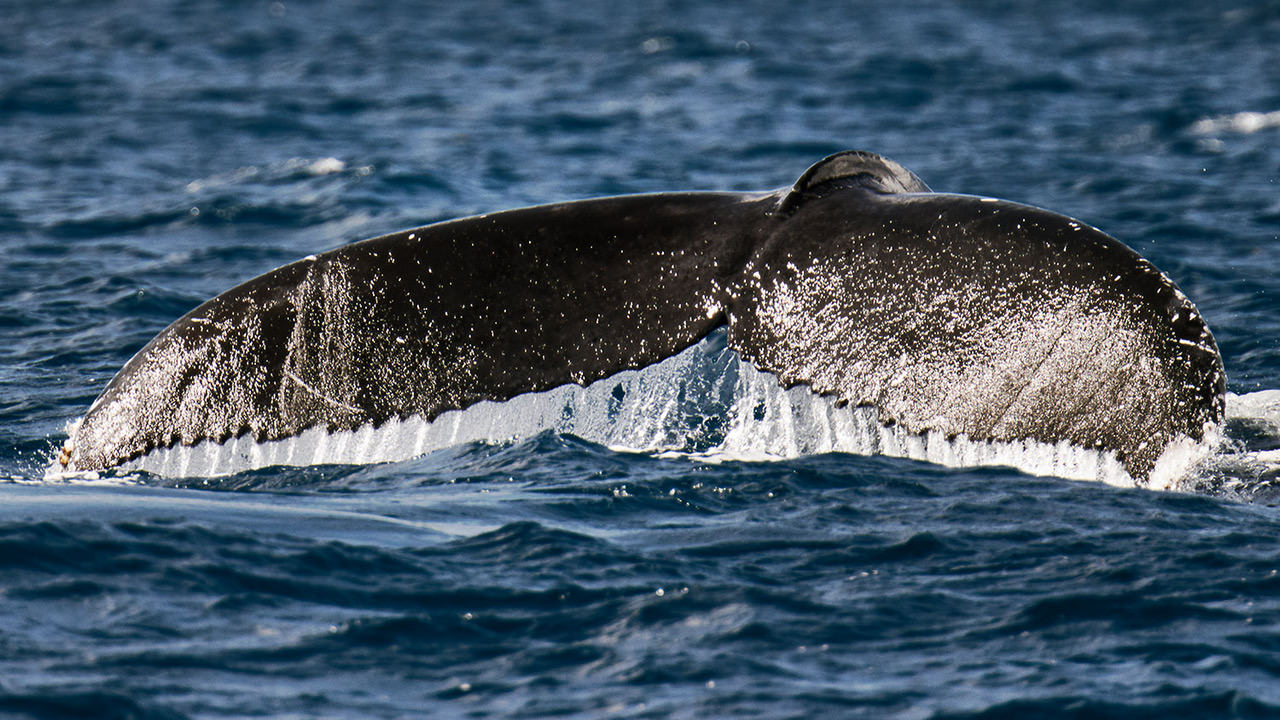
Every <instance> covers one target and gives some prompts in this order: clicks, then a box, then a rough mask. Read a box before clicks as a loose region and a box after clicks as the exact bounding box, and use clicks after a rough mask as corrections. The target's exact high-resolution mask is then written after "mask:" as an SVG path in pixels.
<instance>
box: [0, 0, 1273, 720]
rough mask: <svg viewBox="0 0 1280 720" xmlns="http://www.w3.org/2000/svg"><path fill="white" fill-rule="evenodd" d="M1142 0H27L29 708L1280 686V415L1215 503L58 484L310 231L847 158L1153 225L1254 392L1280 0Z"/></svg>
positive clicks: (740, 490) (291, 473)
mask: <svg viewBox="0 0 1280 720" xmlns="http://www.w3.org/2000/svg"><path fill="white" fill-rule="evenodd" d="M1116 5H1117V4H1114V3H1105V2H1091V1H1088V0H1086V1H1085V2H1080V1H1079V0H1073V1H1071V2H1067V1H1066V0H1046V1H1044V2H1036V3H1011V2H997V1H992V2H976V3H975V2H959V1H953V2H946V1H944V0H932V1H927V2H920V3H905V4H894V3H846V4H841V3H818V2H805V1H800V2H790V3H779V2H759V1H749V2H741V3H733V4H722V3H712V2H696V1H694V0H688V1H685V2H680V1H677V0H670V1H668V2H651V1H648V0H640V1H639V2H632V3H625V4H612V3H598V4H593V3H586V4H584V3H571V2H566V1H563V0H528V1H525V2H492V1H490V0H478V1H477V2H473V3H439V2H427V3H403V4H399V3H385V4H377V3H355V2H349V3H343V2H337V1H329V2H325V1H318V2H257V1H255V0H215V1H213V2H204V3H185V2H161V1H159V0H142V1H140V2H135V1H131V2H121V1H117V2H99V3H78V2H64V1H62V0H49V1H46V2H40V3H36V2H8V3H4V7H3V15H4V16H5V21H4V22H3V23H0V478H3V480H0V717H4V718H10V717H13V718H82V717H94V718H166V719H167V718H232V717H235V718H241V717H262V718H313V717H324V718H351V719H355V718H400V717H445V718H450V717H468V718H499V717H511V718H528V717H557V718H560V717H563V718H602V717H619V718H708V717H734V718H739V717H759V718H810V717H815V716H822V715H827V716H834V717H862V718H920V719H936V720H941V719H943V718H948V719H951V718H956V719H958V718H992V719H994V718H1032V717H1033V718H1126V719H1127V718H1174V717H1176V718H1201V717H1203V718H1269V717H1280V509H1277V508H1276V507H1274V506H1273V505H1274V504H1275V503H1276V502H1277V501H1280V471H1277V470H1276V466H1277V464H1280V459H1276V458H1275V457H1274V456H1275V453H1276V451H1277V450H1280V404H1277V406H1276V409H1275V410H1274V411H1261V410H1256V409H1255V411H1254V412H1253V414H1252V415H1249V416H1248V417H1237V418H1236V419H1235V420H1234V421H1233V423H1232V424H1229V426H1228V435H1229V437H1230V445H1229V447H1228V448H1226V450H1225V451H1224V455H1223V458H1219V460H1220V465H1221V468H1225V469H1219V470H1218V471H1215V472H1209V473H1207V474H1205V475H1204V477H1203V478H1202V482H1201V483H1200V485H1199V492H1195V493H1175V492H1156V491H1150V490H1134V489H1121V488H1114V487H1109V486H1106V485H1102V484H1099V483H1088V482H1078V481H1069V480H1063V479H1058V478H1052V477H1033V476H1030V475H1025V474H1021V473H1018V472H1016V471H1013V470H1009V469H1004V468H978V469H948V468H942V467H938V466H933V465H928V464H923V463H917V462H912V461H907V460H899V459H890V458H884V457H861V456H851V455H840V454H831V455H818V456H811V457H803V458H797V459H792V460H783V461H777V462H745V461H735V460H725V461H722V462H718V463H712V462H706V461H704V460H700V459H697V458H689V457H665V456H655V455H651V454H644V453H626V452H617V451H614V450H610V449H607V448H604V447H601V446H599V445H594V444H592V443H588V442H586V441H583V440H581V439H579V438H577V437H574V436H571V435H557V434H553V433H544V434H541V435H537V436H534V437H531V438H525V439H523V440H520V441H517V442H511V443H505V444H497V445H490V444H470V445H463V446H458V447H454V448H449V449H446V450H441V451H438V452H435V453H432V454H430V455H427V456H425V457H422V458H418V459H415V460H411V461H407V462H401V463H394V464H384V465H370V466H322V467H308V468H268V469H264V470H257V471H253V472H248V473H243V474H240V475H235V476H231V477H222V478H187V479H182V480H173V479H165V478H160V477H154V476H146V475H143V476H137V477H114V478H112V477H107V478H103V479H101V480H98V481H85V480H67V479H56V478H48V479H46V477H45V468H46V467H47V466H48V465H49V463H50V462H51V459H52V458H53V456H54V455H55V454H56V448H57V447H58V446H59V445H60V444H61V443H62V441H63V440H65V439H66V428H67V425H68V423H70V422H72V421H74V420H75V419H76V418H78V417H80V416H82V415H83V414H84V411H85V410H86V409H87V408H88V406H89V404H90V403H91V402H92V401H93V399H94V398H95V397H96V396H97V394H98V393H99V392H100V391H101V390H102V388H103V387H104V385H105V384H106V382H107V381H108V380H109V379H110V378H111V376H112V375H113V374H114V373H115V371H116V370H118V369H119V368H120V367H121V366H122V365H123V364H124V363H125V362H126V361H127V360H128V359H129V358H130V357H131V356H132V355H133V353H135V352H136V351H137V350H138V349H139V348H141V347H142V346H143V344H145V343H146V342H147V341H148V340H149V339H150V338H151V337H152V336H153V335H154V334H155V333H156V332H158V331H159V330H161V329H162V328H164V327H165V326H166V325H168V324H169V323H170V322H172V321H173V320H174V319H176V318H177V317H179V316H181V315H182V314H183V313H185V312H187V311H188V310H190V309H191V308H193V307H195V306H196V305H197V304H199V303H200V302H202V301H204V300H206V299H207V298H209V297H212V296H214V295H216V294H217V293H219V292H221V291H223V290H225V289H227V288H230V287H231V286H233V285H235V284H237V283H239V282H241V281H243V280H246V279H248V278H250V277H253V276H255V275H258V274H260V273H262V272H265V271H267V270H270V269H272V268H274V267H276V266H278V265H281V264H284V263H286V262H290V261H292V260H295V259H297V258H299V257H302V256H305V255H307V254H310V253H314V252H319V251H324V250H327V249H330V248H333V247H336V246H338V245H340V244H343V243H346V242H350V241H353V240H357V239H360V238H364V237H370V236H374V235H378V234H382V233H385V232H390V231H393V230H398V229H402V228H406V227H412V226H416V225H422V224H426V223H430V222H434V221H438V220H444V219H448V218H453V217H459V216H464V215H470V214H475V213H481V212H488V211H493V210H500V209H505V208H511V207H518V206H523V205H529V204H535V203H544V202H556V201H561V200H568V199H576V198H584V197H593V196H600V195H611V194H621V193H637V192H654V191H670V190H763V189H772V188H775V187H782V186H786V185H789V184H791V183H792V182H794V181H795V179H796V178H797V177H798V176H799V175H800V173H802V172H803V171H804V169H805V168H807V167H808V166H809V165H811V164H812V163H814V162H816V161H817V160H818V159H820V158H821V157H823V156H824V155H827V154H829V153H832V152H836V151H839V150H844V149H863V150H870V151H874V152H879V153H882V154H884V155H886V156H888V157H891V158H893V159H895V160H897V161H898V162H900V163H902V164H903V165H905V166H906V167H908V168H910V169H911V170H913V171H914V172H915V173H916V174H918V175H919V176H920V177H921V178H923V179H924V180H925V181H926V182H927V183H928V184H929V185H930V186H931V187H933V188H934V189H936V190H939V191H947V192H964V193H972V194H980V195H990V196H996V197H1003V198H1008V199H1011V200H1017V201H1020V202H1025V203H1029V204H1033V205H1039V206H1042V207H1047V208H1050V209H1052V210H1055V211H1057V212H1061V213H1063V214H1067V215H1070V216H1073V217H1078V218H1080V219H1082V220H1084V221H1086V222H1088V223H1090V224H1091V225H1094V226H1096V227H1099V228H1101V229H1102V230H1104V231H1106V232H1108V233H1109V234H1111V235H1113V236H1115V237H1117V238H1119V239H1121V240H1122V241H1124V242H1126V243H1127V244H1129V245H1130V246H1132V247H1134V248H1135V249H1136V250H1138V251H1139V252H1140V253H1142V254H1143V255H1144V256H1146V257H1148V258H1149V259H1151V260H1152V262H1154V263H1155V264H1156V265H1157V266H1158V267H1159V268H1161V269H1162V270H1164V271H1165V272H1166V273H1167V274H1168V275H1169V276H1170V277H1171V278H1173V279H1174V280H1175V281H1176V282H1177V283H1178V284H1179V285H1180V287H1181V288H1182V289H1183V290H1184V291H1185V292H1186V293H1187V295H1188V296H1189V297H1191V298H1192V299H1193V300H1194V301H1195V302H1196V303H1197V305H1198V306H1199V308H1200V310H1201V311H1202V313H1203V315H1204V317H1205V318H1206V319H1207V321H1208V323H1209V325H1210V327H1211V328H1212V330H1213V331H1214V333H1215V335H1216V337H1217V341H1218V343H1219V345H1220V347H1221V350H1222V355H1223V360H1224V363H1225V366H1226V370H1227V373H1228V389H1229V390H1230V391H1231V392H1232V393H1234V394H1235V395H1237V396H1240V397H1241V398H1246V399H1252V405H1253V406H1254V407H1255V408H1257V407H1263V406H1266V402H1264V400H1265V399H1267V398H1271V397H1274V396H1272V395H1269V394H1268V393H1269V392H1270V391H1276V390H1280V260H1278V259H1277V248H1278V247H1280V42H1278V41H1277V40H1278V39H1280V4H1277V3H1275V2H1252V3H1248V2H1239V3H1233V2H1212V1H1211V2H1197V3H1190V2H1177V1H1173V2H1170V1H1164V2H1135V3H1124V4H1122V5H1120V7H1116ZM1278 403H1280V400H1278ZM1233 453H1234V454H1233ZM1268 453H1270V454H1271V455H1268ZM1268 457H1271V458H1272V459H1273V460H1275V462H1274V463H1273V464H1270V465H1268V464H1267V462H1264V460H1265V459H1266V458H1268ZM1232 458H1234V459H1232Z"/></svg>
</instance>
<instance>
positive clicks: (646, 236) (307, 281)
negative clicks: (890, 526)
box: [60, 152, 1225, 482]
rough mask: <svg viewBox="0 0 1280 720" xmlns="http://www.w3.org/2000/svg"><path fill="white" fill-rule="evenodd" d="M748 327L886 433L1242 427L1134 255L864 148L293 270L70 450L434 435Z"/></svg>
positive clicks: (189, 324) (742, 340)
mask: <svg viewBox="0 0 1280 720" xmlns="http://www.w3.org/2000/svg"><path fill="white" fill-rule="evenodd" d="M724 326H727V341H728V345H729V347H730V348H732V349H733V350H735V351H736V352H737V353H738V355H739V356H740V357H741V358H742V360H745V361H746V362H749V363H751V364H752V365H754V366H755V367H756V368H758V369H760V370H762V371H766V372H769V373H772V374H774V375H775V376H776V377H777V379H778V381H779V382H781V383H782V384H783V385H784V386H787V387H790V386H795V385H803V386H807V387H808V388H810V389H811V390H812V391H813V392H815V393H818V394H820V395H824V396H830V397H831V398H833V399H834V401H835V402H836V403H837V404H839V405H848V406H851V407H864V408H870V409H872V411H873V412H874V417H875V419H876V420H877V421H878V422H879V423H880V424H881V425H882V426H885V427H893V428H896V429H897V430H900V431H903V432H906V433H913V434H918V435H926V434H928V435H931V436H932V435H941V436H943V437H947V438H957V437H963V438H965V439H967V440H968V441H972V442H979V443H983V442H992V443H1041V444H1046V445H1053V446H1070V447H1073V448H1083V449H1088V450H1097V451H1099V452H1102V453H1106V454H1109V455H1110V456H1112V457H1113V458H1114V460H1115V461H1117V462H1118V463H1120V464H1121V465H1122V466H1123V468H1124V469H1125V471H1127V472H1128V474H1129V475H1130V476H1132V477H1133V478H1134V479H1136V480H1137V481H1138V482H1145V481H1146V480H1147V479H1148V478H1149V477H1150V476H1151V474H1152V472H1153V470H1155V469H1156V468H1157V465H1158V462H1160V460H1161V457H1162V455H1163V454H1164V453H1165V451H1166V449H1167V448H1169V447H1171V446H1173V445H1176V444H1178V443H1204V444H1207V443H1208V442H1209V441H1210V439H1211V438H1212V437H1213V436H1214V434H1215V433H1216V430H1217V428H1218V426H1219V425H1220V424H1221V422H1222V418H1223V412H1224V390H1225V378H1224V373H1223V369H1222V361H1221V358H1220V356H1219V354H1218V349H1217V345H1216V344H1215V342H1214V339H1213V336H1212V335H1211V334H1210V332H1209V329H1208V328H1207V327H1206V325H1205V323H1204V321H1203V319H1202V318H1201V317H1200V314H1199V312H1198V311H1197V310H1196V308H1195V306H1194V305H1192V304H1191V302H1190V301H1188V300H1187V298H1186V297H1185V296H1184V295H1183V294H1182V293H1181V292H1180V291H1179V290H1178V288H1177V287H1176V286H1175V285H1174V284H1173V283H1172V282H1171V281H1170V280H1169V279H1168V278H1167V277H1165V276H1164V275H1163V274H1162V273H1161V272H1160V271H1159V270H1157V269H1156V268H1155V267H1153V266H1152V265H1151V264H1150V263H1149V262H1147V261H1146V260H1144V259H1143V258H1141V257H1140V256H1138V255H1137V254H1136V253H1135V252H1133V251H1132V250H1130V249H1129V248H1128V247H1126V246H1124V245H1123V244H1121V243H1120V242H1118V241H1116V240H1115V239H1113V238H1111V237H1109V236H1107V235H1105V234H1104V233H1102V232H1100V231H1098V230H1096V229H1094V228H1092V227H1089V226H1087V225H1085V224H1083V223H1081V222H1079V221H1076V220H1072V219H1071V218H1067V217H1064V216H1062V215H1058V214H1055V213H1052V212H1049V211H1047V210H1042V209H1039V208H1035V207H1030V206H1026V205H1020V204H1017V203H1012V202H1007V201H1003V200H994V199H991V198H981V197H975V196H969V195H956V194H943V193H933V192H930V191H929V188H928V187H927V186H926V185H925V184H924V183H923V182H922V181H921V180H920V179H919V178H917V177H916V176H915V175H914V174H912V173H911V172H910V171H909V170H907V169H906V168H904V167H902V166H901V165H899V164H897V163H895V162H893V161H892V160H888V159H886V158H883V157H880V156H879V155H875V154H873V153H865V152H845V153H839V154H837V155H833V156H831V157H829V158H826V159H825V160H822V161H821V162H819V163H817V164H816V165H814V166H813V167H811V168H809V169H808V170H807V171H806V172H805V173H804V174H803V175H802V176H801V177H800V179H799V180H798V181H797V182H796V183H795V185H794V186H793V187H790V188H784V189H782V190H778V191H775V192H766V193H755V194H750V193H716V192H689V193H669V194H655V195H637V196H626V197H612V198H602V199H594V200H579V201H574V202H567V203H561V204H554V205H543V206H538V207H531V208H524V209H518V210H509V211H505V212H498V213H493V214H488V215H481V216H477V217H470V218H463V219H459V220H452V221H447V222H442V223H437V224H434V225H429V226H426V227H421V228H416V229H413V230H407V231H404V232H399V233H395V234H392V235H386V236H383V237H378V238H373V239H370V240H364V241H362V242H357V243H353V244H350V245H346V246H343V247H339V248H337V249H335V250H331V251H329V252H326V253H323V254H320V255H315V256H310V257H307V258H305V259H303V260H299V261H297V262H294V263H292V264H289V265H286V266H284V267H281V268H278V269H276V270H273V271H271V272H268V273H266V274H265V275H262V276H260V277H257V278H254V279H252V280H249V281H247V282H245V283H243V284H241V285H239V286H237V287H235V288H232V289H231V290H228V291H226V292H224V293H223V294H221V295H219V296H217V297H215V298H213V299H212V300H209V301H208V302H205V303H204V304H202V305H200V306H199V307H197V308H196V309H194V310H192V311H191V312H189V313H187V314H186V315H185V316H183V317H182V318H180V319H178V320H177V321H175V322H174V323H173V324H172V325H170V326H169V327H168V328H166V329H165V330H164V331H162V332H161V333H160V334H159V335H157V336H156V337H155V338H154V339H153V340H152V341H151V342H150V343H148V344H147V345H146V346H145V347H144V348H143V349H142V350H141V351H139V352H138V354H137V355H135V356H134V357H133V359H131V360H130V361H129V362H128V363H127V364H126V365H125V367H124V368H123V369H122V370H121V371H120V372H119V373H118V374H117V375H116V376H115V378H113V379H112V380H111V382H110V383H109V384H108V385H107V387H106V389H105V390H104V391H103V393H102V395H101V396H99V397H98V399H97V400H96V401H95V402H94V403H93V405H92V406H91V407H90V408H89V411H88V412H87V414H86V415H85V417H84V418H83V420H82V421H81V422H80V423H79V425H78V426H77V427H75V428H74V429H73V431H72V433H71V437H70V438H69V439H68V441H67V443H66V446H65V448H64V451H63V454H62V456H61V458H60V462H61V465H62V466H63V467H64V468H66V469H67V470H71V471H81V470H99V469H106V468H113V467H117V466H121V465H126V466H129V464H130V463H132V464H134V465H136V464H137V463H138V462H139V461H140V460H142V459H145V458H146V456H148V455H149V454H150V453H152V452H154V451H157V450H164V449H166V448H181V447H189V446H196V445H200V444H205V445H207V444H209V443H214V444H218V443H226V442H227V441H229V440H233V439H241V440H245V439H247V438H251V439H252V442H257V443H268V442H271V441H278V440H284V439H288V438H294V437H297V436H299V435H301V434H303V433H304V432H317V431H320V430H317V429H322V431H325V432H330V433H336V432H341V431H357V430H361V429H366V428H370V427H372V428H377V427H381V426H383V425H385V424H387V423H389V422H393V421H403V420H405V419H406V418H419V419H421V420H422V421H426V422H429V421H431V420H433V419H435V418H437V417H438V416H439V415H441V414H442V413H445V412H447V411H451V410H460V409H464V408H468V407H471V406H473V405H476V404H477V403H480V402H482V401H486V400H490V401H504V400H508V399H511V398H514V397H516V396H519V395H522V394H526V393H532V392H540V391H545V390H550V389H552V388H556V387H559V386H563V385H566V384H568V383H576V384H579V385H586V384H588V383H591V382H593V381H596V380H600V379H602V378H607V377H610V376H612V375H614V374H617V373H619V372H622V371H626V370H629V369H636V368H645V367H647V366H651V365H654V364H655V363H659V362H661V361H663V360H665V359H667V358H670V357H672V356H675V355H677V354H679V353H681V352H682V351H684V350H685V349H686V348H689V347H690V346H692V345H695V344H697V343H698V342H699V341H701V340H702V339H704V338H705V337H707V336H708V335H709V334H710V333H712V332H713V331H714V330H716V329H717V328H720V327H724ZM236 469H241V468H236ZM225 471H226V470H224V469H220V468H204V469H203V474H218V473H220V472H225Z"/></svg>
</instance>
